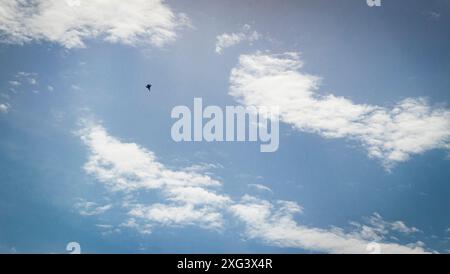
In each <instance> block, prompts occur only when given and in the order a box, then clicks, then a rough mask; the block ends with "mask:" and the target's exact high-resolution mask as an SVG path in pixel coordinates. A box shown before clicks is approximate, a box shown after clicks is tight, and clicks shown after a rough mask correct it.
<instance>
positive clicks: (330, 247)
mask: <svg viewBox="0 0 450 274" xmlns="http://www.w3.org/2000/svg"><path fill="white" fill-rule="evenodd" d="M230 211H231V212H232V213H233V214H234V215H235V216H236V217H237V218H239V219H240V220H241V221H242V222H244V223H245V225H246V235H247V237H249V238H251V239H260V240H263V241H264V242H266V243H267V244H270V245H274V246H279V247H284V248H300V249H304V250H313V251H318V252H327V253H351V254H353V253H357V254H360V253H361V254H363V253H368V252H369V251H370V250H369V246H370V245H371V244H372V243H373V242H374V241H375V240H376V241H378V242H377V243H376V244H377V245H378V246H379V247H380V252H381V253H387V254H392V253H402V254H403V253H426V252H427V251H426V250H425V249H424V248H423V247H422V243H421V242H418V243H416V244H410V245H401V244H397V243H389V242H387V241H386V240H385V238H384V237H379V234H377V233H376V231H375V229H373V228H372V229H370V231H371V234H369V233H367V232H366V231H365V229H369V226H364V227H363V228H361V229H359V230H355V231H350V232H345V231H344V230H342V229H339V228H330V229H321V228H314V227H308V226H304V225H299V224H298V223H297V222H296V221H295V220H294V214H296V213H301V207H299V206H298V205H296V204H295V203H293V202H288V203H287V202H284V201H279V202H277V203H276V204H273V203H270V202H268V201H266V200H261V199H257V198H255V197H251V196H248V195H246V196H244V197H243V198H242V200H241V201H240V202H239V203H237V204H235V205H232V206H231V207H230ZM374 235H377V236H378V237H374ZM381 236H383V235H381Z"/></svg>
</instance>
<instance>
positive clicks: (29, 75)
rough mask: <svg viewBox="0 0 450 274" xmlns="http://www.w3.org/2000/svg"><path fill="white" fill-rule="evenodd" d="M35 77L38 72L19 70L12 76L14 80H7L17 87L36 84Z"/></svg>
mask: <svg viewBox="0 0 450 274" xmlns="http://www.w3.org/2000/svg"><path fill="white" fill-rule="evenodd" d="M0 9H1V8H0ZM37 77H38V74H37V73H35V72H24V71H19V72H17V73H16V75H15V76H14V80H11V81H9V84H10V85H11V86H12V87H18V86H21V85H23V84H28V85H32V86H36V85H37V84H38V80H37Z"/></svg>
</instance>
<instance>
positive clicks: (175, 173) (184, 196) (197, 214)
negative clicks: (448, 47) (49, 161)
mask: <svg viewBox="0 0 450 274" xmlns="http://www.w3.org/2000/svg"><path fill="white" fill-rule="evenodd" d="M77 134H78V135H79V136H80V138H81V139H82V141H83V142H84V144H85V145H86V146H87V147H88V150H89V158H88V161H87V163H86V164H85V166H84V170H85V171H86V172H87V173H88V174H90V175H92V176H94V177H95V178H96V179H97V180H98V181H100V182H102V183H104V184H105V187H106V188H107V189H108V190H109V191H112V192H114V194H115V197H120V196H117V195H116V194H118V195H123V196H122V201H120V204H117V205H116V204H115V205H114V208H120V210H119V211H120V212H124V211H125V212H126V213H125V217H124V219H125V220H124V221H123V222H122V223H121V224H120V225H119V226H118V227H120V228H131V229H135V230H136V231H138V232H139V233H142V234H149V233H152V231H153V230H154V229H156V228H157V227H158V226H170V227H183V226H188V225H189V226H198V227H202V228H205V229H211V230H224V229H225V228H226V225H227V219H226V218H225V216H227V217H234V218H237V220H238V221H241V222H242V223H243V224H245V228H246V230H245V231H246V235H247V237H249V238H254V239H260V240H263V241H264V242H265V243H266V244H268V245H273V246H280V247H289V248H301V249H306V250H311V251H316V252H330V253H367V252H368V249H367V245H368V244H369V243H371V241H373V240H377V241H379V242H380V247H381V250H382V252H385V253H422V252H425V250H424V248H423V244H420V245H419V244H417V243H416V244H412V245H401V244H397V243H388V242H386V241H387V239H388V236H389V235H390V233H391V232H392V231H400V232H402V233H405V234H411V233H412V232H415V231H416V229H415V228H409V227H407V226H406V225H405V224H404V223H403V222H400V221H397V222H387V221H384V220H383V219H382V218H381V216H379V215H378V214H374V216H372V217H371V218H369V224H368V225H366V224H364V225H362V224H357V223H353V224H354V226H356V228H357V229H356V230H355V231H351V232H344V231H343V230H342V229H339V228H332V229H321V228H315V227H308V226H303V225H300V224H298V223H297V222H296V221H295V220H294V214H297V213H302V212H303V208H302V207H300V206H299V205H298V204H297V203H295V202H290V201H276V202H273V203H272V202H269V201H266V200H260V199H257V198H253V197H251V196H248V195H246V196H245V197H244V198H243V199H242V200H241V201H237V202H236V201H233V200H232V199H231V198H230V197H229V196H228V195H226V194H223V193H220V192H219V190H220V187H221V185H222V183H221V182H219V181H217V180H215V179H213V178H212V177H210V176H209V175H205V174H203V173H202V172H205V170H204V169H198V168H194V169H190V170H189V169H187V170H183V169H181V170H173V169H170V168H168V167H167V166H165V165H164V164H162V163H161V162H159V161H158V160H157V158H156V156H155V155H154V153H153V152H151V151H149V150H147V149H145V148H143V147H141V146H139V145H137V144H135V143H125V142H122V141H120V140H119V139H117V138H115V137H112V136H110V135H109V134H108V133H107V132H106V130H105V129H104V128H103V127H102V126H101V125H99V124H97V123H93V122H89V121H84V122H82V129H81V130H79V131H78V133H77ZM201 166H206V165H205V164H202V165H201ZM149 191H152V192H153V191H155V192H156V193H158V194H160V196H159V198H160V199H158V202H149V201H148V199H146V200H145V201H146V202H142V200H139V198H138V196H142V195H144V196H145V195H146V194H148V192H149ZM119 200H120V199H119ZM105 207H106V206H98V205H97V204H95V203H87V202H85V201H82V202H81V203H80V205H78V208H79V209H81V211H80V213H82V214H84V215H94V214H97V213H98V214H100V212H101V211H102V210H104V211H106V210H109V209H110V208H111V207H112V205H111V207H109V206H108V207H107V208H105Z"/></svg>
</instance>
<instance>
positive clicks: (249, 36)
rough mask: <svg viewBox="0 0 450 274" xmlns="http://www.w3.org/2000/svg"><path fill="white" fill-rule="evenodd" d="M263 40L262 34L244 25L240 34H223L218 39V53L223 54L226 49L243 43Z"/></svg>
mask: <svg viewBox="0 0 450 274" xmlns="http://www.w3.org/2000/svg"><path fill="white" fill-rule="evenodd" d="M260 38H261V34H259V33H258V32H257V31H254V30H252V29H251V26H250V25H247V24H246V25H244V26H243V27H242V30H241V31H240V32H232V33H223V34H221V35H218V36H217V37H216V53H218V54H222V52H223V50H224V49H225V48H229V47H231V46H235V45H237V44H239V43H242V42H250V43H252V42H254V41H257V40H259V39H260Z"/></svg>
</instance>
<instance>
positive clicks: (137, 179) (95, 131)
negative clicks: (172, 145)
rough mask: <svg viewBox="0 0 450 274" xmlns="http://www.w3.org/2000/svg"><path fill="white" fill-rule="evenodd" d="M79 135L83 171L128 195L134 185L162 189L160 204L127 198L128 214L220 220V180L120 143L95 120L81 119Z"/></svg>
mask: <svg viewBox="0 0 450 274" xmlns="http://www.w3.org/2000/svg"><path fill="white" fill-rule="evenodd" d="M79 135H80V137H81V138H82V140H83V141H84V143H85V144H86V145H87V146H88V147H89V149H90V156H89V160H88V162H87V163H86V164H85V166H84V169H85V171H86V172H87V173H88V174H91V175H93V176H95V177H96V178H97V179H98V180H99V181H101V182H103V183H105V185H106V187H107V188H108V189H110V190H111V191H114V192H122V193H127V194H131V195H133V194H135V193H136V192H138V191H139V190H144V191H145V190H150V191H151V190H154V191H158V193H159V194H160V195H162V197H163V200H164V201H165V202H166V203H165V204H161V203H158V204H152V205H142V204H133V203H128V204H126V205H125V207H126V208H127V209H128V210H129V215H130V216H132V217H133V218H141V219H142V221H144V222H156V223H161V224H164V225H186V224H192V223H199V224H201V226H203V227H208V228H218V227H220V226H221V223H222V221H221V219H222V214H221V213H220V211H219V208H221V207H223V206H225V205H226V204H227V203H229V202H230V201H231V200H230V198H228V197H227V196H225V195H220V194H217V193H216V192H215V191H214V190H213V189H212V188H217V187H220V186H221V183H220V182H219V181H217V180H214V179H212V178H211V177H210V176H208V175H205V174H202V173H199V172H198V171H195V170H194V171H185V170H180V171H176V170H172V169H170V168H168V167H166V166H165V165H164V164H162V163H160V162H159V161H158V160H157V159H156V157H155V155H154V153H153V152H151V151H149V150H146V149H144V148H142V147H140V146H139V145H137V144H134V143H123V142H121V141H120V140H118V139H116V138H114V137H111V136H109V135H108V134H107V132H106V131H105V129H104V128H103V127H102V126H100V125H97V124H89V123H87V124H85V127H84V128H83V129H82V130H81V131H79Z"/></svg>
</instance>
